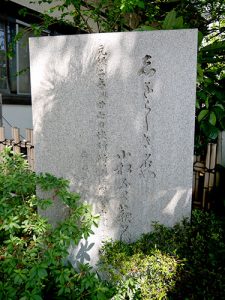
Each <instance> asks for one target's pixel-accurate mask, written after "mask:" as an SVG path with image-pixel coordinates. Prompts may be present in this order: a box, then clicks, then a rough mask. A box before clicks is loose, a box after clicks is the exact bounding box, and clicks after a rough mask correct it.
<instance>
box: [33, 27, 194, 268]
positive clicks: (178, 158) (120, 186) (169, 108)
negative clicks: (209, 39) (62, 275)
mask: <svg viewBox="0 0 225 300" xmlns="http://www.w3.org/2000/svg"><path fill="white" fill-rule="evenodd" d="M196 56H197V30H195V29H193V30H172V31H152V32H127V33H103V34H91V35H89V34H86V35H73V36H57V37H40V38H31V39H30V61H31V86H32V103H33V125H34V140H35V161H36V171H37V172H51V173H53V174H55V175H57V176H63V177H65V178H68V179H70V180H71V190H72V191H75V192H78V193H80V194H81V197H82V199H83V201H87V202H89V203H90V204H92V206H93V209H94V211H95V212H96V213H99V214H100V215H101V219H100V224H99V227H98V228H97V229H95V230H94V231H95V235H94V236H92V237H90V239H89V240H88V241H82V244H80V246H79V247H78V248H73V247H71V249H70V259H71V261H72V262H73V263H74V265H76V261H77V260H80V261H84V262H86V261H89V260H91V263H92V264H95V263H96V261H97V258H98V250H99V247H100V246H101V242H102V241H103V240H106V239H108V238H112V239H121V240H124V241H127V242H131V241H134V240H135V239H137V238H138V237H139V236H140V234H141V233H144V232H148V231H149V230H151V224H152V221H159V222H161V223H163V224H165V225H169V226H171V225H173V224H174V223H176V222H177V221H179V220H181V219H182V218H183V217H184V216H185V217H187V216H190V213H191V193H192V169H193V164H192V160H193V143H194V115H195V93H196ZM61 214H62V216H61ZM64 214H65V210H64V209H62V208H61V206H60V205H59V206H58V204H56V207H55V209H52V210H51V211H48V212H47V215H49V216H50V219H51V220H59V219H60V218H61V217H63V216H64Z"/></svg>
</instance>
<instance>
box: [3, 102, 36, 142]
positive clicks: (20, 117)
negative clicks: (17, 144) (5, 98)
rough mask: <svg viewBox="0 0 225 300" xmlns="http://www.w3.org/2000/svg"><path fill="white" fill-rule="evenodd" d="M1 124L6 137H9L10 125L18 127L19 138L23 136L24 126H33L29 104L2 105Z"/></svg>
mask: <svg viewBox="0 0 225 300" xmlns="http://www.w3.org/2000/svg"><path fill="white" fill-rule="evenodd" d="M2 115H3V126H4V127H5V134H6V138H8V139H10V138H11V126H12V127H18V128H19V129H20V134H21V138H22V139H23V138H25V135H26V133H25V130H26V128H33V124H32V112H31V106H30V105H3V107H2Z"/></svg>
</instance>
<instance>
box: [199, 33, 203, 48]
mask: <svg viewBox="0 0 225 300" xmlns="http://www.w3.org/2000/svg"><path fill="white" fill-rule="evenodd" d="M203 38H204V35H203V34H202V33H201V31H198V46H200V45H201V43H202V40H203Z"/></svg>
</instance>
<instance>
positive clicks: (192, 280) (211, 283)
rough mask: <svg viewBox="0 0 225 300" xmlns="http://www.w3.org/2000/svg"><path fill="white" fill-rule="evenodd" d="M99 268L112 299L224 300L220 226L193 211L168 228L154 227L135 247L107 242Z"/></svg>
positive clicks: (224, 241) (224, 248)
mask: <svg viewBox="0 0 225 300" xmlns="http://www.w3.org/2000/svg"><path fill="white" fill-rule="evenodd" d="M101 263H102V269H103V270H104V272H105V274H106V275H105V276H107V277H108V280H109V281H111V283H114V285H115V287H116V291H117V293H116V296H115V297H114V298H113V299H223V298H224V289H225V221H224V219H223V220H221V219H219V218H218V217H216V216H215V215H213V214H209V213H205V212H202V211H194V212H193V216H192V221H191V222H189V221H188V220H186V219H185V220H183V221H182V222H181V223H178V224H176V225H175V226H174V227H172V228H168V227H165V226H163V225H159V224H157V223H155V224H154V230H153V231H152V232H151V233H148V234H145V235H143V236H142V237H141V238H140V239H139V240H138V241H137V242H135V243H132V244H125V243H122V242H114V243H112V242H109V243H106V244H105V246H104V248H103V252H102V256H101Z"/></svg>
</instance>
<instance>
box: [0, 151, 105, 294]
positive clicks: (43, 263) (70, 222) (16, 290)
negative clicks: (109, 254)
mask: <svg viewBox="0 0 225 300" xmlns="http://www.w3.org/2000/svg"><path fill="white" fill-rule="evenodd" d="M37 186H38V187H39V188H40V189H42V190H44V191H49V190H51V191H52V193H53V198H52V199H47V200H43V199H39V198H38V197H37V196H36V195H35V190H36V187H37ZM68 188H69V182H68V181H67V180H65V179H62V178H56V177H54V176H52V175H50V174H40V175H37V174H35V173H34V172H32V171H30V169H29V167H28V164H27V162H26V161H25V160H24V158H23V157H22V155H20V154H16V153H13V152H12V151H11V149H10V148H6V149H5V150H4V151H3V152H2V153H0V299H4V300H5V299H20V300H28V299H32V300H41V299H48V300H49V299H108V296H107V295H108V292H109V290H108V288H107V287H106V286H105V285H104V284H103V283H102V282H101V281H100V280H99V279H98V278H97V276H96V275H95V273H94V272H92V271H91V268H90V267H89V266H88V265H80V272H78V271H75V269H74V268H73V267H72V266H71V265H70V263H69V262H68V261H67V260H66V257H67V255H68V252H67V249H68V247H69V245H70V243H71V241H73V243H74V244H75V245H76V244H78V242H79V241H80V239H81V238H82V237H85V238H86V237H87V236H89V234H90V233H91V227H92V225H96V222H97V216H94V215H92V213H91V210H90V207H89V206H88V205H87V204H81V203H80V202H79V198H80V197H79V195H78V194H75V193H71V192H70V191H69V190H68ZM54 197H58V198H59V199H61V200H62V201H63V203H64V204H65V205H67V206H68V207H69V208H70V216H69V217H68V218H67V219H66V220H64V221H63V222H62V223H60V224H59V225H58V226H57V227H56V228H53V227H52V226H51V225H50V224H48V222H47V220H46V219H44V218H43V217H41V216H40V215H39V214H38V213H37V209H38V207H39V208H41V209H45V208H47V207H49V205H51V203H52V201H54Z"/></svg>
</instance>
